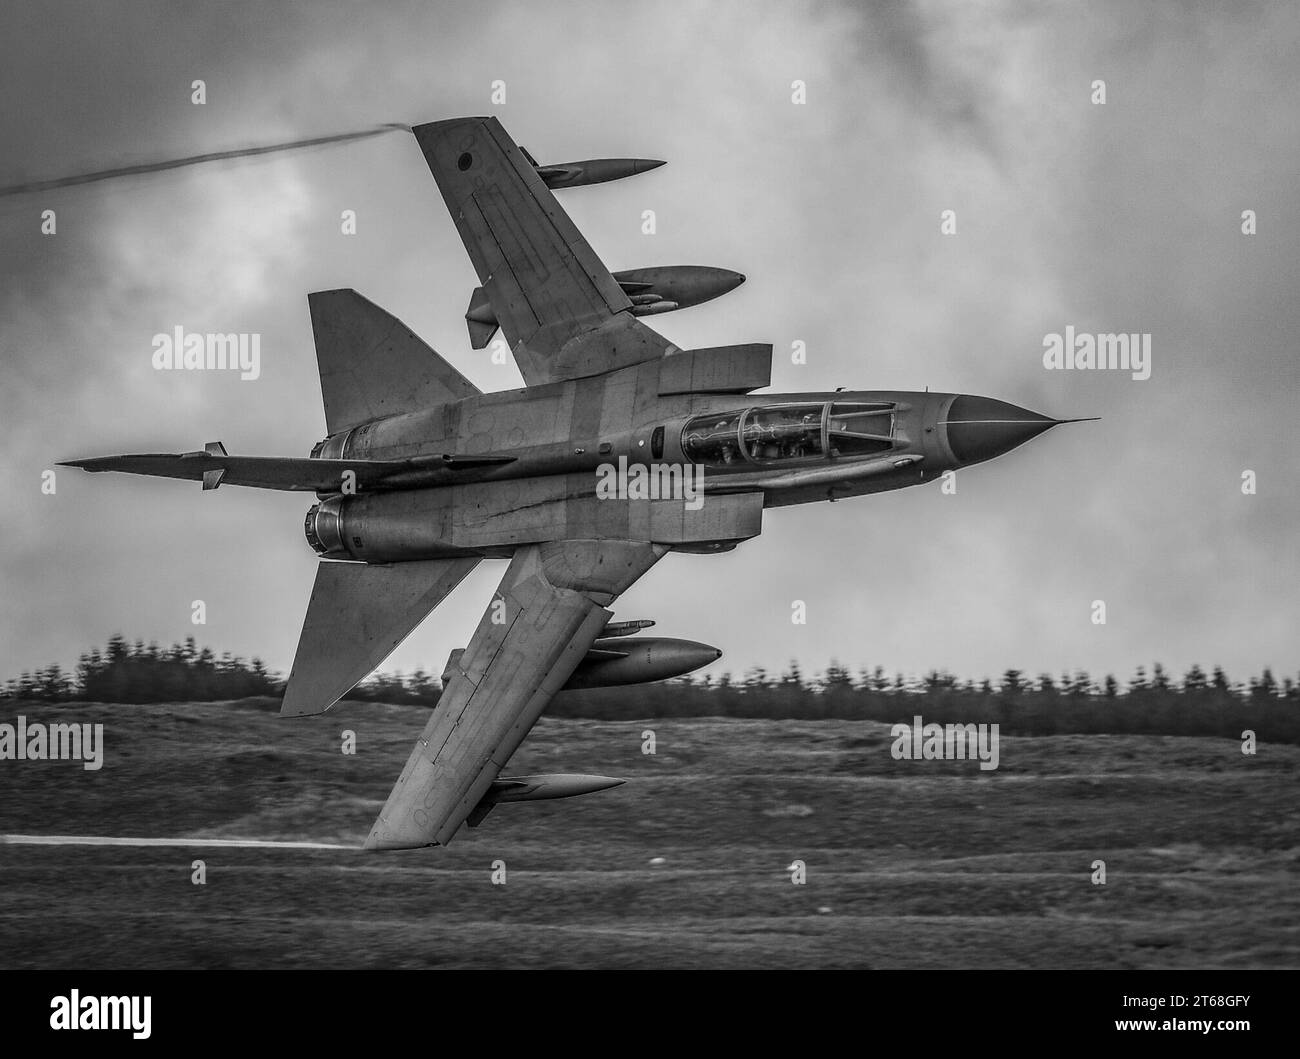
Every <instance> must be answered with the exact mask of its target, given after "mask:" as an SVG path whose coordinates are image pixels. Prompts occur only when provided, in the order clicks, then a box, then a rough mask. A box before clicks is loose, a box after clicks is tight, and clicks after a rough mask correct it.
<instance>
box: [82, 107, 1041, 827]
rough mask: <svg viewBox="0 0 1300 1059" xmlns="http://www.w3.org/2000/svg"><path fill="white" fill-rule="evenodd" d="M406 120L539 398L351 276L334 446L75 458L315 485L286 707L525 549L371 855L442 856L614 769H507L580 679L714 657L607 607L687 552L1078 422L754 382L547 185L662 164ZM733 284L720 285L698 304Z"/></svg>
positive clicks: (338, 356) (175, 474)
mask: <svg viewBox="0 0 1300 1059" xmlns="http://www.w3.org/2000/svg"><path fill="white" fill-rule="evenodd" d="M412 131H413V132H414V135H415V139H416V141H417V142H418V144H419V147H420V149H421V151H422V152H423V154H424V158H425V160H426V161H427V163H428V165H429V169H430V171H431V172H432V174H433V178H434V181H435V182H436V183H437V185H438V189H439V191H440V192H441V193H442V197H443V199H444V201H445V202H446V205H447V208H448V210H449V211H450V212H451V216H452V219H453V220H454V221H455V225H456V230H457V231H458V233H459V234H460V237H461V240H462V241H463V243H464V245H465V250H466V252H467V253H468V254H469V258H470V261H471V262H472V264H473V266H474V270H475V272H476V273H477V274H478V279H479V283H480V284H481V291H479V292H476V293H475V295H474V299H473V302H472V308H473V307H474V306H477V307H478V308H479V309H482V310H484V311H483V312H480V313H479V314H478V315H479V317H480V320H479V324H480V327H489V326H490V327H496V326H499V327H500V328H501V330H502V332H503V334H504V336H505V339H506V340H507V341H508V343H509V346H510V349H511V351H512V352H513V355H514V358H515V361H516V363H517V364H518V366H519V370H520V372H521V373H522V375H523V378H524V382H525V384H526V385H525V386H524V387H523V388H522V389H517V390H509V391H505V392H498V393H483V392H480V391H479V390H478V389H477V388H476V387H475V386H474V385H473V384H471V383H470V382H469V381H468V380H467V379H466V378H465V377H464V376H463V375H461V374H460V373H459V372H458V371H457V370H456V369H455V368H453V367H452V366H451V365H450V364H449V363H448V362H447V361H446V360H444V359H443V358H442V357H440V356H439V355H438V354H437V353H436V352H434V351H433V349H431V348H430V347H429V346H428V345H426V344H425V343H424V342H423V341H421V340H420V339H419V338H418V337H416V336H415V335H414V334H413V333H412V332H411V331H410V330H409V329H408V328H407V327H406V326H405V325H404V324H403V323H402V322H401V321H400V320H398V319H397V318H395V317H394V316H392V315H390V314H389V313H387V312H385V311H384V310H383V309H381V308H379V307H378V306H376V305H374V304H372V303H371V302H369V301H367V300H366V299H365V298H363V297H362V296H361V295H360V294H358V293H357V292H356V291H354V290H331V291H321V292H317V293H314V294H311V295H309V296H308V303H309V307H310V312H311V323H312V330H313V335H314V339H315V345H316V357H317V361H318V368H319V372H320V383H321V396H322V398H323V402H324V410H325V422H326V429H327V432H328V436H327V437H326V438H325V439H324V440H323V441H321V442H319V443H318V444H317V445H316V446H315V448H314V449H312V451H311V455H310V456H309V457H306V458H269V457H256V456H232V455H229V454H228V453H227V452H226V450H225V447H224V446H223V445H222V444H221V443H219V442H214V443H211V444H208V445H207V446H206V448H205V449H204V450H202V451H195V452H186V453H178V454H144V455H131V456H110V457H104V458H98V459H86V460H76V461H72V462H71V464H70V465H71V466H75V467H81V468H84V469H86V470H89V471H109V470H112V471H128V472H131V473H135V474H146V475H155V476H162V477H169V478H181V479H189V480H193V481H199V482H202V483H203V489H205V490H215V489H218V488H219V487H220V486H222V485H242V486H251V487H254V488H262V489H287V490H302V491H307V492H315V493H316V494H317V498H318V500H319V502H318V503H316V504H315V505H313V506H312V508H311V510H310V511H308V513H307V517H306V524H305V533H306V537H307V541H308V543H309V544H310V545H311V547H312V548H313V549H314V550H315V551H316V553H317V554H318V555H319V557H320V563H319V566H318V568H317V572H316V582H315V585H314V587H313V589H312V592H311V598H310V601H309V603H308V605H307V614H306V619H305V621H304V623H303V628H302V635H301V638H300V640H299V643H298V649H297V654H296V656H295V658H294V663H293V668H292V671H291V672H290V675H289V679H288V682H287V685H286V689H285V694H284V701H283V704H282V706H281V711H280V712H281V714H282V715H284V716H286V717H294V716H301V715H306V714H320V713H323V712H325V711H326V710H328V709H329V708H330V707H331V706H333V705H334V704H335V703H336V702H338V701H339V699H340V698H342V697H343V696H344V695H346V694H347V692H348V691H349V690H350V689H351V688H352V687H353V686H354V685H355V684H357V682H359V681H360V680H362V679H364V678H365V677H366V676H367V675H369V674H370V673H371V672H373V671H374V670H375V669H376V668H377V667H378V666H379V665H380V664H381V663H382V662H383V660H384V659H385V658H386V657H387V656H388V655H389V654H390V653H391V652H392V651H393V650H394V648H396V647H397V645H398V644H399V643H401V642H402V640H404V639H405V638H406V637H407V636H408V635H409V634H410V633H411V631H412V630H413V629H414V628H415V627H416V626H417V625H418V624H419V623H420V622H421V621H422V620H424V618H425V617H426V616H427V615H428V614H429V613H430V612H431V611H432V610H433V609H434V608H435V607H437V606H438V604H439V603H440V602H442V600H443V599H445V598H446V597H447V595H448V594H449V593H450V592H451V591H452V589H454V588H455V587H456V585H457V584H458V583H459V582H460V581H461V580H462V579H463V578H464V577H465V576H466V575H467V574H468V573H469V572H470V571H471V570H472V569H474V567H475V566H476V565H477V564H478V563H479V562H480V561H482V560H483V559H504V560H506V561H507V565H506V569H505V574H504V576H503V577H502V579H501V584H500V587H499V588H498V589H497V590H496V592H495V593H494V595H493V597H492V599H491V601H490V602H489V604H488V607H487V610H486V612H485V613H484V615H483V617H482V619H481V621H480V622H479V625H478V627H477V629H476V630H475V632H474V634H473V636H472V637H471V638H470V641H469V643H468V645H467V646H466V647H465V648H464V649H463V650H458V651H455V652H453V654H452V656H451V658H450V659H449V660H448V663H447V668H446V671H445V672H444V674H443V681H444V689H443V692H442V696H441V699H440V700H439V702H438V704H437V706H436V708H435V709H434V710H433V711H432V713H431V715H430V716H429V719H428V723H427V724H426V725H425V726H424V730H423V731H422V732H421V733H420V736H419V738H418V739H417V740H416V743H415V747H414V749H413V750H412V752H411V755H410V758H409V760H408V761H407V763H406V767H405V768H404V769H403V770H402V773H401V775H400V777H399V778H398V780H397V784H396V786H395V787H394V788H393V790H392V793H391V794H390V795H389V797H388V801H387V803H386V804H385V805H384V807H383V810H382V811H381V812H380V814H379V818H378V820H377V821H376V822H375V824H374V827H373V829H372V830H371V831H370V834H369V837H368V838H367V840H366V847H367V848H369V849H375V850H389V849H409V848H417V847H423V846H430V845H440V844H442V845H445V844H446V843H448V842H450V841H451V840H452V837H453V836H454V835H455V834H456V833H457V832H458V830H459V829H460V827H461V825H462V824H466V823H468V824H469V825H470V826H476V825H477V824H479V823H480V822H481V821H482V820H483V818H484V816H486V815H487V813H488V812H489V811H490V810H491V809H492V808H493V806H495V805H497V804H498V803H505V802H512V801H528V800H533V799H538V798H554V797H567V796H571V795H576V794H586V793H589V792H592V791H597V790H602V789H605V788H608V787H611V786H614V785H616V784H617V783H619V782H621V781H620V780H617V779H614V778H609V777H603V776H554V775H542V776H515V777H508V776H502V775H501V772H502V770H503V769H504V768H505V767H506V765H507V763H508V762H509V761H510V757H511V755H512V754H513V753H514V752H515V750H516V748H517V747H518V746H519V745H520V743H521V742H522V741H523V739H524V738H525V736H527V734H528V732H529V730H530V729H531V728H532V727H533V725H534V724H535V723H536V722H537V720H538V718H539V717H540V716H541V714H542V712H543V711H544V710H545V709H546V707H547V704H548V703H549V702H550V701H551V700H552V698H553V697H554V696H555V695H556V694H557V693H558V692H560V691H561V690H563V689H565V688H576V687H588V688H589V687H604V686H609V685H613V684H621V683H630V682H636V681H640V680H658V679H663V678H665V677H669V676H673V675H676V674H679V673H684V672H688V671H690V670H692V669H695V668H697V667H699V666H700V665H704V664H707V663H708V662H711V661H713V660H714V659H715V658H717V657H718V655H719V652H718V651H717V650H716V648H713V647H710V646H708V645H706V644H700V643H694V642H691V641H682V640H669V639H659V638H646V637H641V636H637V635H635V634H636V633H637V632H639V631H640V630H641V629H643V628H645V627H647V626H649V625H651V624H653V623H652V622H649V621H646V620H639V621H633V622H614V621H613V618H614V613H613V611H612V610H611V607H612V606H613V604H614V602H615V600H617V599H618V597H619V596H620V594H622V593H623V592H625V591H626V590H627V589H628V587H629V586H630V585H632V584H633V583H634V582H635V581H636V580H637V579H638V578H640V577H642V576H643V575H645V574H646V573H647V572H649V570H650V569H651V567H653V566H654V565H655V564H656V563H657V562H658V561H659V560H660V559H662V558H663V557H664V556H665V555H666V554H667V553H669V552H672V551H684V552H723V551H727V550H729V549H732V548H735V547H736V545H737V544H739V543H740V542H742V541H746V540H749V539H750V538H752V537H756V536H758V534H759V533H760V532H761V530H762V527H763V512H764V511H765V510H767V509H768V508H776V507H783V506H786V505H791V504H806V503H811V502H813V501H819V500H839V499H842V498H846V497H853V496H860V495H864V494H868V493H876V492H880V491H883V490H887V489H900V488H903V487H905V486H913V485H920V484H922V483H925V482H930V481H932V480H934V479H935V478H938V477H939V476H941V475H942V474H943V473H944V472H945V471H949V470H956V469H958V468H963V467H968V466H970V465H972V464H976V463H982V462H984V461H986V460H991V459H993V458H994V457H996V456H1000V455H1002V454H1003V453H1006V452H1008V451H1010V450H1011V449H1014V448H1015V447H1016V446H1018V445H1020V444H1022V443H1023V442H1025V441H1028V440H1029V439H1030V438H1033V437H1035V436H1036V435H1038V434H1041V433H1043V431H1045V430H1048V429H1049V428H1051V427H1053V426H1055V425H1056V424H1057V423H1059V422H1065V421H1064V420H1057V419H1054V418H1051V417H1049V416H1045V415H1040V414H1038V413H1035V412H1030V411H1027V410H1026V409H1024V408H1019V407H1017V406H1015V405H1013V404H1009V403H1007V402H1004V401H999V400H994V399H990V398H987V397H977V396H970V395H965V394H954V393H930V392H924V393H918V392H913V391H896V390H888V391H879V390H863V391H851V392H845V391H836V392H833V393H792V394H771V393H758V392H757V391H759V390H763V389H765V388H766V387H768V386H769V385H770V383H771V359H772V347H771V346H770V345H761V344H745V345H731V346H718V347H713V348H707V349H681V348H679V347H677V346H676V345H674V344H673V343H672V342H670V341H668V340H667V339H666V338H664V337H663V336H662V335H660V334H659V333H658V332H656V331H655V330H653V329H652V328H651V327H649V326H648V325H647V324H646V323H645V322H644V321H643V319H642V318H641V315H642V314H639V313H638V307H639V306H641V305H647V304H654V301H645V300H640V301H638V299H637V297H636V296H637V295H638V294H640V293H650V294H654V295H656V298H655V300H656V301H658V300H666V299H664V298H662V297H660V295H661V294H662V292H661V291H658V290H655V289H650V290H648V291H643V290H638V289H636V288H635V286H633V287H632V290H631V293H629V284H633V285H635V284H636V283H638V282H647V283H649V284H650V287H651V288H655V287H664V286H665V285H666V284H667V285H671V282H672V281H673V279H674V277H673V276H671V275H669V276H664V275H663V274H662V273H660V274H656V275H653V276H650V277H649V278H648V279H647V278H645V277H642V279H641V280H637V279H635V278H633V279H631V280H629V279H627V278H626V276H625V277H624V278H623V280H622V281H621V282H620V278H619V277H618V276H615V275H613V274H611V273H610V271H609V270H608V269H607V268H606V267H605V265H604V264H603V263H602V262H601V261H600V259H599V258H598V257H597V256H596V254H595V253H594V252H593V250H592V248H591V246H590V245H589V244H588V243H587V240H586V239H584V238H583V236H582V235H581V233H580V232H579V231H578V230H577V228H576V227H575V226H574V224H573V222H572V221H571V220H570V219H569V216H568V214H566V213H565V211H564V210H563V209H562V208H561V206H560V204H559V202H558V201H557V200H556V197H555V195H554V194H552V191H551V187H552V186H555V187H572V186H577V185H580V184H581V183H583V182H594V180H595V178H596V177H599V178H600V179H602V180H603V179H615V178H617V177H619V176H630V175H632V174H634V173H640V172H643V171H645V170H646V169H649V168H653V165H652V164H651V163H650V162H644V163H643V162H641V161H639V160H636V159H606V160H596V162H584V163H568V164H567V168H566V167H565V166H560V167H549V168H548V167H544V166H539V165H537V164H536V163H535V162H534V161H533V160H532V158H531V156H529V155H527V154H526V153H525V152H523V151H522V150H521V149H520V147H519V146H518V145H517V144H516V143H515V142H514V141H513V140H512V139H511V138H510V136H509V135H507V133H506V131H505V129H503V128H502V126H501V124H500V122H498V121H497V120H496V119H495V118H486V117H476V118H458V119H454V120H449V121H437V122H432V123H430V124H426V125H419V126H415V127H414V128H413V130H412ZM598 163H601V164H598ZM604 163H608V164H604ZM655 164H658V163H655ZM584 167H585V168H584ZM584 172H585V173H586V174H587V176H586V178H584V177H583V173H584ZM565 174H568V175H567V176H566V175H565ZM611 174H612V175H611ZM566 193H568V192H566ZM651 271H653V270H651ZM724 273H725V274H724ZM734 277H739V273H726V272H725V270H719V272H718V274H716V275H714V276H713V277H712V279H709V277H707V276H706V277H705V280H706V282H705V283H704V287H705V288H707V289H706V291H705V293H708V290H715V291H716V293H715V294H713V295H711V296H716V294H718V293H722V292H723V291H722V290H721V289H719V288H721V287H725V286H726V285H727V284H728V283H730V284H731V285H732V286H734V285H735V283H734V282H733V281H732V280H733V278H734ZM739 278H740V279H743V277H739ZM676 279H677V280H679V281H690V280H692V279H694V280H697V281H698V279H699V276H698V274H697V275H696V276H694V277H692V276H690V275H686V274H681V275H679V276H677V277H676ZM679 285H680V284H679ZM688 286H689V283H688ZM694 289H695V293H696V294H699V293H700V291H699V285H698V283H697V284H696V287H695V288H694ZM697 300H702V299H697ZM485 307H487V308H486V309H485ZM487 309H490V312H488V311H487ZM471 323H473V321H471ZM471 333H472V334H475V332H473V329H471ZM478 336H481V331H480V332H478ZM476 344H481V343H477V342H476ZM611 483H612V484H613V486H614V488H608V486H610V485H611Z"/></svg>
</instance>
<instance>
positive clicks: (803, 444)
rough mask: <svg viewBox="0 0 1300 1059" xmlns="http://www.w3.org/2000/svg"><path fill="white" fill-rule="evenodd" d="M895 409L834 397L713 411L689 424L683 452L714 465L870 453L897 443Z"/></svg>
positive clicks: (694, 460) (706, 463)
mask: <svg viewBox="0 0 1300 1059" xmlns="http://www.w3.org/2000/svg"><path fill="white" fill-rule="evenodd" d="M894 412H895V406H894V405H892V404H860V403H848V402H833V401H825V402H819V403H817V404H774V405H758V406H755V407H752V408H744V409H739V410H734V411H727V412H707V413H705V414H704V415H698V416H695V417H694V418H693V419H691V420H689V421H688V422H687V424H686V426H685V427H684V428H683V430H682V451H683V452H684V453H685V455H686V458H687V459H689V460H690V461H691V462H693V463H702V464H704V465H705V466H712V467H729V466H734V465H736V464H738V463H757V464H770V463H773V462H785V461H789V460H812V459H821V460H824V459H827V458H831V459H836V458H840V457H852V456H867V455H872V454H874V453H879V452H886V451H888V450H889V449H891V448H893V446H894Z"/></svg>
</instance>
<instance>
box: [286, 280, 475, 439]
mask: <svg viewBox="0 0 1300 1059" xmlns="http://www.w3.org/2000/svg"><path fill="white" fill-rule="evenodd" d="M307 302H308V305H309V306H310V307H311V329H312V334H313V336H314V337H315V339H316V362H317V367H318V368H319V369H320V389H321V398H322V400H323V401H324V402H325V423H326V425H327V427H328V428H329V432H330V433H331V434H337V433H338V432H339V431H341V430H348V429H349V428H351V427H354V426H357V425H358V424H359V423H366V422H369V421H370V420H372V419H379V418H380V417H382V416H391V415H400V414H401V413H403V412H413V411H416V410H418V409H421V408H428V407H429V406H430V405H437V404H446V403H448V402H450V401H459V400H460V399H461V398H464V397H473V396H474V395H476V394H478V393H479V392H480V391H479V389H478V387H476V386H475V385H474V384H473V383H471V382H470V381H469V380H468V379H466V378H465V376H463V375H462V374H461V373H460V372H458V371H457V370H456V369H455V368H453V367H452V366H451V365H450V364H448V363H447V362H446V361H445V360H443V359H442V357H440V356H438V354H437V353H435V352H434V351H433V349H432V348H430V346H429V345H428V344H427V343H425V342H424V341H423V340H421V339H420V338H417V337H416V336H415V335H414V334H413V333H412V332H411V330H410V329H409V328H408V327H407V326H406V325H405V324H404V323H402V321H401V320H399V319H398V318H397V317H396V316H394V315H393V314H392V313H389V312H385V311H384V310H383V309H381V308H379V306H377V305H375V304H374V303H373V302H371V301H369V300H367V299H366V298H363V297H362V296H361V295H360V294H358V293H357V292H356V291H354V290H326V291H316V292H315V293H314V294H309V295H308V296H307Z"/></svg>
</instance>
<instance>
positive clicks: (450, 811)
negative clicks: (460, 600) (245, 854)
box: [366, 540, 667, 849]
mask: <svg viewBox="0 0 1300 1059" xmlns="http://www.w3.org/2000/svg"><path fill="white" fill-rule="evenodd" d="M665 551H667V548H666V547H665V546H664V545H657V544H647V543H642V542H630V541H608V540H605V541H562V542H555V543H550V544H537V545H531V546H529V547H527V548H522V549H520V550H519V551H517V552H516V553H515V555H514V558H512V559H511V560H510V566H509V567H508V568H507V570H506V573H505V577H504V578H503V579H502V581H501V586H500V588H499V589H498V590H497V593H496V596H495V597H494V599H493V601H492V603H491V604H490V605H489V607H488V610H487V613H486V614H484V616H483V618H482V620H481V621H480V622H479V624H478V628H477V629H476V630H475V632H474V635H473V637H472V638H471V639H470V642H469V646H468V647H467V648H466V649H465V652H464V654H463V655H461V657H460V658H459V659H458V660H457V661H456V663H455V665H454V667H453V669H452V671H451V673H450V676H449V679H448V680H447V683H446V686H445V687H444V689H443V693H442V698H441V699H440V700H439V701H438V706H437V708H436V709H435V710H434V711H433V714H432V715H431V716H430V718H429V721H428V723H427V724H426V725H425V727H424V731H423V732H422V733H421V734H420V738H419V739H418V740H417V741H416V744H415V748H414V750H412V752H411V756H410V759H409V760H408V761H407V763H406V767H405V768H404V769H403V770H402V774H401V776H400V777H399V778H398V780H397V784H396V786H394V787H393V790H392V793H391V794H390V795H389V796H388V801H387V803H386V804H385V805H384V808H383V810H382V811H381V812H380V814H379V819H378V820H376V821H375V825H374V827H373V829H372V830H371V832H370V836H369V838H368V839H367V840H366V848H367V849H414V848H418V847H420V846H429V845H446V844H447V843H448V842H449V841H451V838H452V836H454V835H455V834H456V832H457V830H458V829H459V828H460V826H461V824H462V823H464V822H465V820H466V819H467V818H468V817H469V816H470V814H471V813H473V812H474V810H475V808H476V807H477V806H478V805H479V803H480V802H482V801H483V799H484V797H485V796H487V795H488V794H489V792H490V790H491V788H492V784H493V781H495V780H496V778H497V775H498V774H499V773H500V771H501V769H502V768H503V767H504V766H505V764H506V762H507V761H509V760H510V756H511V755H512V754H513V753H514V752H515V749H516V748H517V747H518V746H519V744H520V743H521V742H523V739H524V737H525V736H526V735H527V734H528V732H529V730H530V729H531V728H532V727H533V725H534V724H535V723H536V722H537V719H538V718H539V717H540V716H541V714H542V711H543V710H544V709H545V708H546V706H547V704H548V703H549V702H550V701H551V698H552V697H553V696H554V695H555V693H556V692H557V691H559V690H560V688H561V687H563V686H564V684H565V682H566V681H567V680H568V679H569V677H570V676H571V675H572V674H573V671H574V669H576V668H577V666H578V663H579V662H581V661H582V659H583V657H584V656H585V655H586V653H587V651H588V649H589V648H590V647H591V645H592V643H593V642H594V641H595V640H596V638H597V637H598V636H599V635H600V632H601V630H602V629H603V628H604V627H605V624H606V622H608V621H609V619H610V617H611V616H612V612H611V611H609V610H606V609H605V608H606V606H607V605H608V604H610V603H612V602H613V601H614V599H615V598H617V597H618V596H619V595H620V594H621V593H622V592H624V591H625V590H626V589H627V588H628V587H629V586H630V585H631V584H632V583H633V582H635V581H636V580H637V578H639V577H640V576H641V575H642V574H643V573H645V572H646V571H647V570H648V569H650V567H651V566H653V565H654V563H655V562H656V561H657V560H658V559H659V557H660V556H662V555H663V554H664V552H665Z"/></svg>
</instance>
